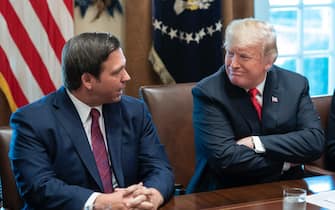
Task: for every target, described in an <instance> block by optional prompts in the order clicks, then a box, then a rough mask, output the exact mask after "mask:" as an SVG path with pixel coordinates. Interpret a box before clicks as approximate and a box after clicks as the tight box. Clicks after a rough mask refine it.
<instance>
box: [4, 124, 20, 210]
mask: <svg viewBox="0 0 335 210" xmlns="http://www.w3.org/2000/svg"><path fill="white" fill-rule="evenodd" d="M11 136H12V129H11V128H10V127H0V176H1V186H2V195H3V207H4V208H6V209H11V210H17V209H21V208H22V207H23V201H22V200H21V198H20V195H19V193H18V191H17V188H16V184H15V180H14V175H13V172H12V170H11V166H10V162H9V158H8V150H9V144H10V139H11Z"/></svg>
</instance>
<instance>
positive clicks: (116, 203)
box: [94, 183, 163, 210]
mask: <svg viewBox="0 0 335 210" xmlns="http://www.w3.org/2000/svg"><path fill="white" fill-rule="evenodd" d="M162 203H163V196H162V195H161V194H160V192H159V191H158V190H156V189H154V188H147V187H144V186H143V184H142V183H139V184H136V185H131V186H129V187H127V188H117V189H115V192H113V193H109V194H101V195H99V196H98V197H97V198H96V200H95V202H94V210H108V209H113V210H115V209H116V210H124V209H129V210H133V209H136V210H156V209H158V207H159V206H160V205H162Z"/></svg>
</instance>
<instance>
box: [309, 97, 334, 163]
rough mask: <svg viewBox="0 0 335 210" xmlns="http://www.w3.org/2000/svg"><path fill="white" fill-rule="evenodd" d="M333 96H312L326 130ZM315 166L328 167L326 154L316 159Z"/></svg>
mask: <svg viewBox="0 0 335 210" xmlns="http://www.w3.org/2000/svg"><path fill="white" fill-rule="evenodd" d="M331 100H332V96H316V97H312V101H313V104H314V107H315V108H316V110H317V111H318V112H319V115H320V120H321V126H322V128H323V129H324V131H325V132H327V125H328V117H329V111H330V105H331ZM312 164H313V165H315V166H318V167H320V168H322V169H326V168H327V167H326V164H325V158H324V155H322V156H321V158H319V159H318V160H316V161H313V163H312Z"/></svg>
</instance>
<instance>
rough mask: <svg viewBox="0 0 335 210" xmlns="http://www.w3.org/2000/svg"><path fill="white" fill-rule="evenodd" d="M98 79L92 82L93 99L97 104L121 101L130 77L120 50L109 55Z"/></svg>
mask: <svg viewBox="0 0 335 210" xmlns="http://www.w3.org/2000/svg"><path fill="white" fill-rule="evenodd" d="M101 68H102V71H101V73H100V76H99V78H98V79H96V78H94V79H93V81H92V91H91V97H93V98H94V101H95V102H96V104H104V103H113V102H118V101H120V100H121V95H122V94H123V91H124V89H125V87H126V83H127V81H129V80H130V76H129V74H128V73H127V70H126V58H125V56H124V55H123V52H122V49H121V48H119V49H117V50H115V51H113V52H112V53H111V54H109V56H108V58H107V60H106V61H104V62H103V63H102V65H101Z"/></svg>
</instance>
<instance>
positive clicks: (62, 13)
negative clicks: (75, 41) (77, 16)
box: [47, 0, 74, 40]
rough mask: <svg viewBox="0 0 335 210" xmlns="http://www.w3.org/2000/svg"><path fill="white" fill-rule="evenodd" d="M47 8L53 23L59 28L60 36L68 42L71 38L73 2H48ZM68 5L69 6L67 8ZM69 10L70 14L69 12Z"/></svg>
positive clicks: (49, 0)
mask: <svg viewBox="0 0 335 210" xmlns="http://www.w3.org/2000/svg"><path fill="white" fill-rule="evenodd" d="M47 2H48V6H49V9H50V12H51V14H52V15H53V17H54V19H55V22H56V23H57V25H58V26H59V30H60V31H61V34H62V36H63V37H64V39H65V40H69V39H70V38H71V37H72V36H73V31H74V25H73V1H72V0H66V1H55V0H48V1H47ZM69 5H70V6H69ZM69 8H71V9H72V12H69Z"/></svg>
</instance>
